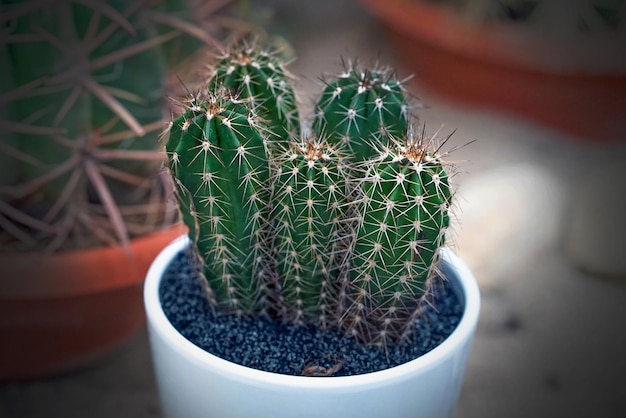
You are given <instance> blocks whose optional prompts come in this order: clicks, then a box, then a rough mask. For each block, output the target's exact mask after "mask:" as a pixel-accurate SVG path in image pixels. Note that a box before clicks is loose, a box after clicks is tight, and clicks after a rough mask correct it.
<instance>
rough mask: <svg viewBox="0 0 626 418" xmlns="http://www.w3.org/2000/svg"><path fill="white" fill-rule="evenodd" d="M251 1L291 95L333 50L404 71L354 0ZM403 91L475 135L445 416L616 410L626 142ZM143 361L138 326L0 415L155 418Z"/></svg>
mask: <svg viewBox="0 0 626 418" xmlns="http://www.w3.org/2000/svg"><path fill="white" fill-rule="evenodd" d="M258 3H262V4H267V5H273V6H274V7H275V11H276V15H275V17H274V22H275V25H276V29H277V30H278V31H280V33H282V34H283V35H285V36H288V37H289V38H290V39H291V41H292V43H293V46H294V49H295V51H296V53H297V55H298V59H297V61H295V62H294V64H293V66H292V67H291V68H292V71H293V72H294V73H295V74H296V75H299V76H301V81H300V83H301V85H300V88H301V91H303V92H305V93H304V95H305V96H306V92H307V91H309V92H310V91H312V89H314V88H315V86H316V84H315V83H316V77H317V75H319V74H320V73H321V72H324V71H326V72H334V71H338V70H339V69H340V65H339V57H340V56H342V55H343V56H345V57H355V56H357V57H359V58H360V59H361V60H363V61H365V62H368V61H369V60H372V59H375V58H377V57H378V58H379V59H380V61H381V62H386V63H390V64H392V65H394V66H396V67H397V68H398V72H399V74H400V76H404V75H409V74H410V71H408V70H406V69H403V68H402V66H401V64H400V63H399V62H398V60H397V55H395V54H394V53H393V51H391V49H390V47H389V45H388V44H387V42H386V39H385V37H384V33H383V32H382V30H381V29H380V28H379V27H378V26H377V25H376V22H375V21H373V20H372V19H371V17H370V16H368V15H367V14H366V13H365V12H364V10H363V9H362V8H360V7H359V5H358V3H356V2H355V0H351V1H345V2H341V4H335V3H340V2H332V1H330V0H327V1H319V2H288V1H286V0H282V1H281V0H274V1H264V2H258ZM411 88H412V89H413V90H414V91H415V92H416V93H417V95H418V96H419V97H420V98H421V99H422V101H424V102H425V103H427V104H428V105H429V106H430V108H428V109H423V110H421V111H420V112H419V114H420V116H421V118H422V120H424V121H425V122H426V124H427V128H428V130H430V131H435V130H436V129H438V128H439V127H440V126H441V125H442V124H444V127H443V128H442V133H443V134H447V133H450V132H451V131H452V130H453V129H457V133H456V134H455V135H454V136H453V137H452V139H451V141H450V145H449V146H450V147H454V146H456V145H462V144H464V143H466V142H468V141H470V140H473V139H477V141H476V142H475V143H473V144H472V145H470V146H467V147H465V148H463V149H461V150H459V151H457V152H455V153H454V154H453V158H454V159H455V160H458V161H461V172H460V173H459V175H458V176H457V177H456V181H457V184H458V186H459V196H460V199H458V207H459V208H458V210H457V221H458V222H457V226H456V227H455V230H454V231H455V232H454V235H453V238H454V242H455V247H456V249H457V252H458V253H460V254H461V256H462V257H463V258H464V259H465V260H466V262H467V263H468V264H469V265H470V267H471V268H472V269H473V271H474V273H475V275H476V276H477V279H478V281H479V284H480V287H481V292H482V297H483V305H482V312H481V318H480V322H479V326H478V330H477V334H476V339H475V342H474V346H473V351H472V355H471V357H470V359H469V365H468V369H467V373H466V378H465V382H464V386H463V389H462V393H461V397H460V400H459V404H458V407H457V410H456V414H455V418H491V417H507V418H517V417H520V418H521V417H533V418H543V417H556V416H559V417H569V418H586V417H590V418H591V417H593V418H601V417H602V418H618V417H624V416H626V356H625V355H624V353H626V344H625V340H626V338H625V337H624V334H625V331H624V328H622V327H623V326H624V325H619V324H620V323H621V322H620V321H622V320H624V319H626V303H625V302H626V266H625V263H626V261H625V260H626V253H625V252H624V248H626V246H625V245H624V242H625V240H626V238H625V237H626V228H625V226H624V225H625V223H626V222H625V221H624V214H625V213H626V207H624V200H626V199H624V193H625V192H624V190H625V189H624V186H623V183H622V182H620V181H619V179H620V178H621V179H623V180H626V179H625V178H624V177H625V175H624V173H623V167H624V166H623V164H624V161H626V159H625V158H624V157H626V147H625V146H624V145H623V144H622V143H618V142H614V143H604V144H595V143H593V142H589V141H583V140H580V139H577V138H572V137H570V136H568V135H564V134H560V133H557V132H554V131H551V130H549V129H546V128H543V127H540V126H536V125H533V124H531V123H528V122H525V121H522V120H520V119H517V118H514V117H511V116H507V115H503V114H498V113H496V112H493V111H483V110H478V109H473V108H468V107H463V106H461V105H456V104H452V103H449V102H447V101H444V100H441V99H440V98H438V97H435V96H432V95H429V94H428V93H426V92H424V91H423V90H422V89H421V88H420V86H419V85H415V84H413V85H411ZM625 116H626V115H625ZM624 120H625V123H626V117H625V118H624ZM620 176H621V177H620ZM585 187H588V188H587V189H586V188H585ZM591 214H593V217H592V215H591ZM592 219H593V221H592ZM581 266H582V268H580V267H581ZM151 367H152V366H151V359H150V352H149V347H148V344H147V336H146V333H145V331H143V332H141V333H140V334H139V335H137V336H136V337H135V338H134V339H133V340H132V341H131V342H129V343H128V344H127V345H125V346H124V347H122V348H121V349H120V350H118V351H117V352H116V353H114V354H113V355H111V356H109V357H108V358H106V359H103V360H102V361H100V362H98V363H96V364H94V365H92V366H90V367H88V368H85V369H82V370H79V371H76V372H73V373H71V374H68V375H64V376H58V377H54V378H50V379H46V380H42V381H34V382H27V383H14V384H8V385H5V386H2V387H0V417H2V418H8V417H11V418H35V417H68V418H69V417H91V418H100V417H116V418H131V417H132V418H146V417H159V416H160V408H159V400H158V396H157V393H156V387H155V383H154V380H153V374H152V368H151ZM207 407H208V408H210V405H208V406H207ZM181 418H182V417H181Z"/></svg>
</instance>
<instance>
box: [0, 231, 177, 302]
mask: <svg viewBox="0 0 626 418" xmlns="http://www.w3.org/2000/svg"><path fill="white" fill-rule="evenodd" d="M184 231H185V227H184V226H183V225H182V224H175V225H172V226H170V227H168V228H165V229H161V230H158V231H155V232H153V233H151V234H148V235H145V236H142V237H139V238H136V239H134V240H132V241H131V243H130V251H126V250H125V249H124V248H122V247H121V246H116V247H112V246H110V247H97V248H89V249H79V250H72V251H64V252H59V253H52V254H42V253H40V252H15V253H2V254H0V266H2V272H1V274H0V300H20V299H45V298H57V297H69V296H78V295H84V294H90V293H96V292H104V291H110V290H114V289H117V288H120V287H126V286H135V285H141V283H143V279H144V277H143V273H142V272H143V271H144V270H146V268H147V266H149V265H150V263H151V262H152V259H151V258H152V257H153V256H155V255H156V254H158V253H159V251H160V249H162V248H163V247H165V246H166V245H167V244H168V243H169V242H170V241H172V239H174V238H175V237H177V236H180V235H181V234H182V233H184ZM150 249H151V250H150ZM146 257H150V259H146ZM141 266H144V267H143V268H142V267H141ZM86 276H88V277H86Z"/></svg>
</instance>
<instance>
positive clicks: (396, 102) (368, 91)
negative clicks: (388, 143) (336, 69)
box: [313, 63, 409, 161]
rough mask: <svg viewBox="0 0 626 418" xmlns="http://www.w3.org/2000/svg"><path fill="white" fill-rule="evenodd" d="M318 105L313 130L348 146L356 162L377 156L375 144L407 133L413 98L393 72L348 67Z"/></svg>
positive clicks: (328, 84) (324, 93) (324, 92)
mask: <svg viewBox="0 0 626 418" xmlns="http://www.w3.org/2000/svg"><path fill="white" fill-rule="evenodd" d="M345 67H346V68H345V71H344V72H343V73H342V74H341V75H339V76H338V77H337V78H336V79H334V80H332V81H325V85H326V86H325V88H324V91H323V93H322V95H321V96H320V97H319V99H318V101H317V103H316V115H315V120H314V122H313V129H314V130H315V132H316V133H317V134H318V135H325V136H328V138H329V141H330V142H331V143H333V144H339V143H345V144H346V145H347V146H348V148H349V150H350V152H351V153H352V154H354V158H355V159H356V161H359V160H366V159H368V158H370V157H372V156H374V153H375V152H374V147H373V144H375V143H376V142H379V141H381V140H384V136H385V135H387V134H389V135H395V136H397V135H402V134H403V133H404V132H405V131H406V129H407V123H408V122H407V116H408V110H409V98H408V95H407V92H406V90H405V88H404V86H403V85H402V82H401V81H399V80H397V79H396V78H395V75H394V74H393V72H392V71H391V70H390V69H389V68H384V67H378V66H376V67H373V68H365V69H364V68H362V67H361V66H360V65H358V64H352V63H348V64H347V66H345Z"/></svg>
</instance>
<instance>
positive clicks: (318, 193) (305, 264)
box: [272, 137, 345, 328]
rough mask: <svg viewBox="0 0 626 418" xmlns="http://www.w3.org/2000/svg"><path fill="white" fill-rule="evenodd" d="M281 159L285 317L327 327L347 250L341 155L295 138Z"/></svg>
mask: <svg viewBox="0 0 626 418" xmlns="http://www.w3.org/2000/svg"><path fill="white" fill-rule="evenodd" d="M277 160H278V161H277V163H276V164H277V166H278V170H277V175H276V178H275V179H274V182H273V192H274V208H273V209H274V210H273V216H272V219H273V221H274V228H275V231H274V239H275V242H274V244H275V252H276V266H277V270H278V276H279V283H280V286H281V295H282V302H283V305H284V309H285V313H284V315H283V316H286V317H287V319H288V320H290V321H293V322H296V323H304V322H306V323H314V324H318V325H320V326H321V327H322V328H326V327H328V325H329V324H330V322H331V319H332V317H333V316H334V315H335V308H334V306H336V297H337V292H338V281H337V276H338V273H339V265H338V261H339V260H340V259H341V257H340V256H341V254H340V252H341V251H342V249H341V245H340V236H339V233H340V229H341V223H342V221H343V219H344V216H343V213H342V212H343V210H344V209H345V204H344V200H345V183H344V172H343V170H342V169H341V165H340V164H341V160H342V159H341V157H340V156H339V155H338V153H337V150H336V149H335V148H334V147H332V146H330V145H328V144H327V143H326V142H325V141H324V140H321V139H316V138H314V137H312V138H302V139H300V140H299V141H298V142H293V143H292V144H291V146H290V147H289V148H285V149H283V151H282V152H281V153H280V155H279V156H278V157H277Z"/></svg>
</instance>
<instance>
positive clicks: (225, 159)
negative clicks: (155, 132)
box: [166, 90, 269, 314]
mask: <svg viewBox="0 0 626 418" xmlns="http://www.w3.org/2000/svg"><path fill="white" fill-rule="evenodd" d="M166 150H167V154H168V158H169V168H170V171H171V174H172V176H173V177H174V181H175V183H176V188H177V192H178V197H179V201H180V203H181V210H182V212H183V219H184V221H185V223H186V224H187V226H188V227H189V230H190V231H189V234H190V237H191V239H192V241H193V242H194V243H195V245H196V251H197V253H198V254H199V255H200V257H201V259H202V260H203V261H204V272H205V275H206V278H207V280H208V283H209V286H210V287H211V289H212V290H213V294H214V296H215V302H216V304H217V306H218V307H220V308H223V309H224V310H226V311H230V312H235V313H237V314H251V313H258V312H261V311H263V310H264V308H265V306H266V302H267V301H266V297H267V293H268V289H267V285H266V277H265V276H266V275H265V273H266V272H265V271H264V269H265V268H267V266H268V263H267V257H268V255H267V247H268V243H267V239H268V238H267V232H266V230H267V217H268V208H269V188H268V186H267V185H268V184H269V183H268V181H269V163H268V155H267V152H266V139H265V136H264V131H263V129H262V128H261V127H260V125H259V124H258V123H257V117H256V116H255V114H254V113H253V112H252V110H251V109H250V107H249V106H248V105H247V103H246V101H245V100H239V99H237V98H235V97H233V96H231V95H230V94H229V92H227V91H226V90H218V91H216V92H211V93H208V92H207V93H205V94H203V95H202V96H197V97H193V98H192V100H191V101H190V103H189V104H188V105H187V110H186V111H185V113H184V114H182V115H181V116H179V117H178V118H177V119H175V120H174V121H173V122H172V125H171V128H170V132H169V139H168V141H167V144H166Z"/></svg>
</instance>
